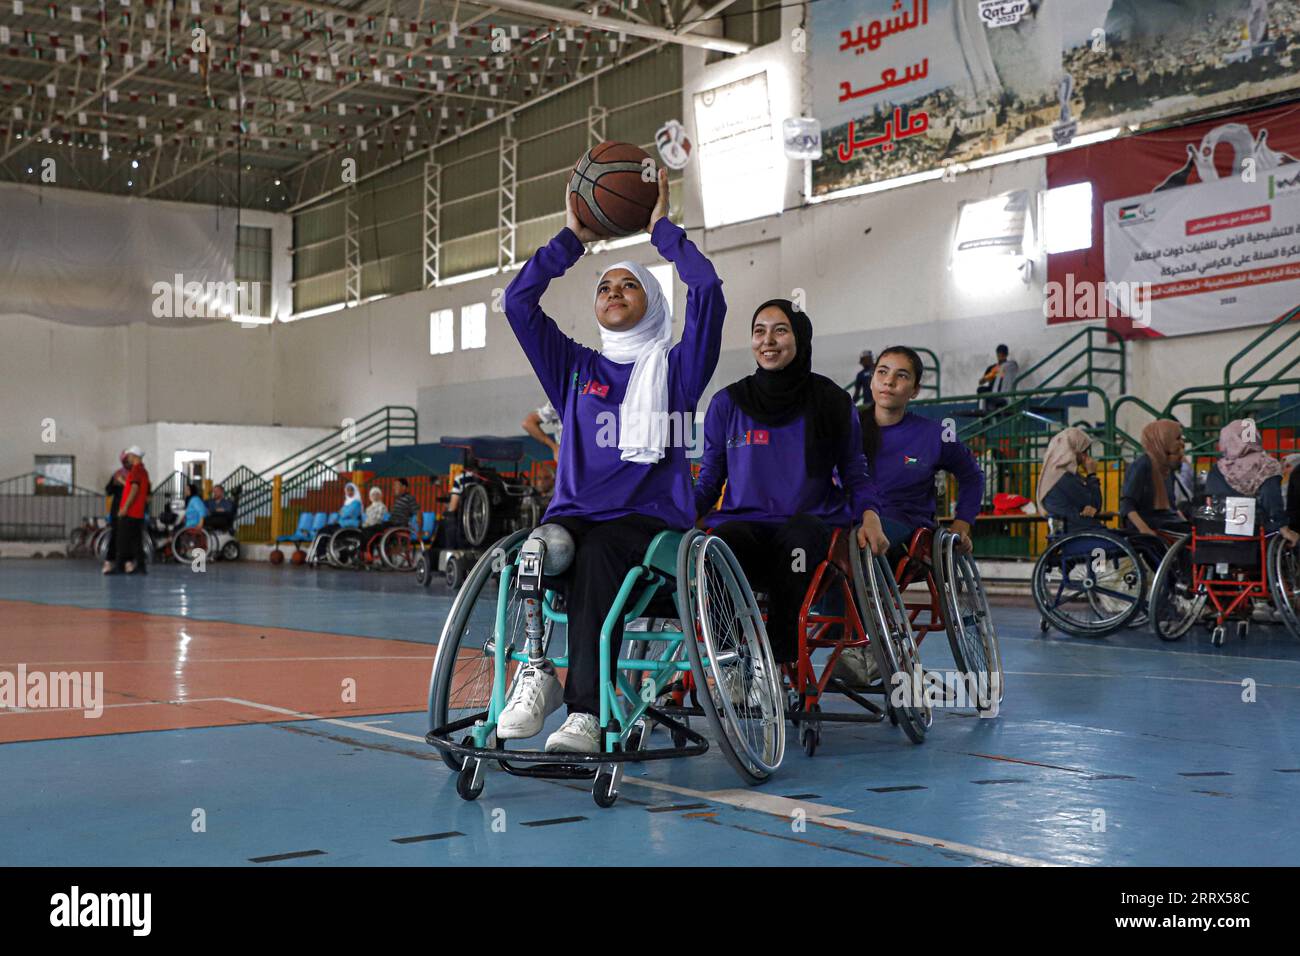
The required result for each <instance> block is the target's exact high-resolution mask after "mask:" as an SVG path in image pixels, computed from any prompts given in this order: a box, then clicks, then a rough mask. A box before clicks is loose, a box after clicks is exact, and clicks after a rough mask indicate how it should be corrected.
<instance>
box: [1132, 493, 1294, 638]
mask: <svg viewBox="0 0 1300 956" xmlns="http://www.w3.org/2000/svg"><path fill="white" fill-rule="evenodd" d="M1215 504H1216V508H1215V511H1216V513H1213V514H1206V513H1204V511H1200V512H1198V513H1197V514H1196V515H1195V516H1194V518H1193V521H1192V530H1191V532H1190V533H1189V534H1185V535H1183V536H1182V537H1180V538H1179V539H1178V540H1177V541H1175V542H1174V543H1173V544H1172V545H1170V547H1169V550H1168V551H1167V552H1166V553H1165V557H1164V560H1163V561H1161V562H1160V567H1159V568H1158V569H1157V571H1156V577H1155V581H1154V583H1153V584H1152V586H1151V629H1152V630H1153V631H1154V632H1155V634H1156V636H1157V637H1160V638H1161V639H1163V640H1166V641H1176V640H1179V639H1180V638H1182V637H1183V635H1184V634H1186V633H1187V632H1188V631H1190V630H1191V629H1192V627H1193V626H1194V625H1195V624H1196V623H1197V622H1198V621H1200V620H1201V619H1202V618H1203V617H1205V618H1209V619H1212V621H1213V623H1210V620H1207V622H1206V623H1207V626H1209V627H1210V643H1211V644H1213V645H1214V646H1216V647H1221V646H1223V643H1224V640H1225V638H1226V636H1227V624H1228V622H1229V621H1231V620H1233V619H1234V618H1235V619H1236V625H1237V626H1236V631H1237V637H1238V639H1241V638H1245V637H1246V636H1247V634H1248V633H1249V630H1250V617H1251V614H1252V612H1253V610H1254V606H1255V603H1256V602H1262V603H1266V604H1267V603H1269V602H1270V601H1271V603H1272V605H1273V606H1274V607H1275V608H1276V609H1277V610H1278V612H1279V615H1280V617H1281V618H1282V623H1283V624H1284V625H1285V626H1286V628H1287V630H1289V631H1290V632H1291V634H1292V635H1293V636H1295V637H1297V638H1300V620H1297V616H1296V607H1297V597H1300V568H1298V566H1297V555H1296V552H1295V549H1294V548H1288V547H1286V541H1285V539H1283V538H1282V536H1281V535H1280V534H1269V533H1268V532H1267V531H1266V530H1265V529H1264V527H1263V526H1262V525H1257V526H1256V527H1254V528H1252V529H1251V530H1252V532H1253V534H1251V535H1250V536H1244V535H1240V534H1231V533H1229V532H1228V529H1227V527H1226V526H1225V523H1224V518H1223V514H1224V500H1223V499H1216V501H1215Z"/></svg>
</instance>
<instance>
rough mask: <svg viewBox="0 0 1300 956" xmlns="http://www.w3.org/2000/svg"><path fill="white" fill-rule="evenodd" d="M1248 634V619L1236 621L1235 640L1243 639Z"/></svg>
mask: <svg viewBox="0 0 1300 956" xmlns="http://www.w3.org/2000/svg"><path fill="white" fill-rule="evenodd" d="M1249 636H1250V621H1238V622H1237V640H1239V641H1244V640H1245V639H1246V638H1247V637H1249Z"/></svg>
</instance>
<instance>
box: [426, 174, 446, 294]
mask: <svg viewBox="0 0 1300 956" xmlns="http://www.w3.org/2000/svg"><path fill="white" fill-rule="evenodd" d="M441 214H442V166H441V165H440V164H438V163H435V162H434V161H433V160H432V159H426V160H425V161H424V287H425V288H426V289H431V288H433V287H434V286H436V285H437V284H438V278H439V273H440V269H439V263H438V220H439V218H440V216H441Z"/></svg>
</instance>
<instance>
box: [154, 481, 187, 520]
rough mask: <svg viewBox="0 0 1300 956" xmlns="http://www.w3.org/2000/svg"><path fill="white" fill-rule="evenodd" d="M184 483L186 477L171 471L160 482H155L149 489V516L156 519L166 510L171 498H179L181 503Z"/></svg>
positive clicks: (184, 489) (184, 487)
mask: <svg viewBox="0 0 1300 956" xmlns="http://www.w3.org/2000/svg"><path fill="white" fill-rule="evenodd" d="M186 483H187V479H186V477H185V476H184V475H182V474H181V473H180V472H179V471H173V472H172V473H171V474H169V475H167V476H166V477H165V478H163V479H162V480H161V481H158V482H155V483H154V485H153V487H152V488H150V489H149V514H150V515H151V516H152V517H155V518H157V517H158V516H159V515H161V514H162V513H163V512H164V511H165V510H167V503H168V502H169V501H171V500H172V499H173V498H179V499H180V500H181V502H182V503H183V502H184V501H185V491H186Z"/></svg>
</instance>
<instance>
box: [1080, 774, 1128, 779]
mask: <svg viewBox="0 0 1300 956" xmlns="http://www.w3.org/2000/svg"><path fill="white" fill-rule="evenodd" d="M1088 779H1089V780H1136V779H1137V777H1130V776H1129V775H1128V774H1126V773H1096V774H1093V775H1092V776H1091V777H1089V778H1088Z"/></svg>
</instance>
